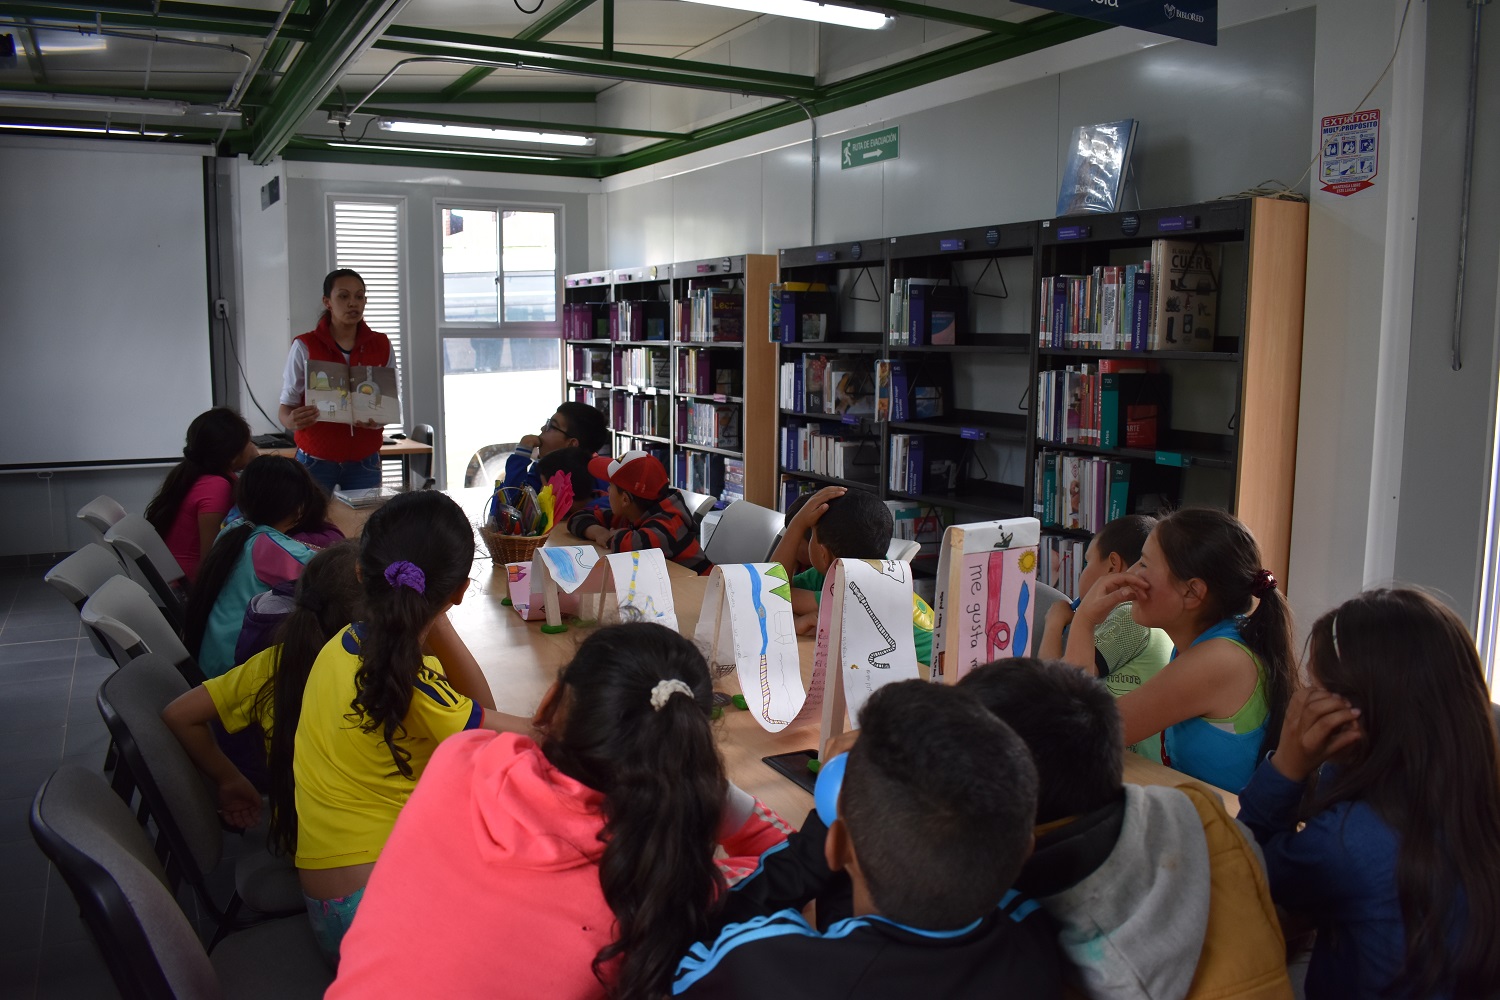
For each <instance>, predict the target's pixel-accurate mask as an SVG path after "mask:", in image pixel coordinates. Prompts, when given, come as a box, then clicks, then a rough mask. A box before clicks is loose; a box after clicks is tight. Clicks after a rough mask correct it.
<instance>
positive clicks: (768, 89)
mask: <svg viewBox="0 0 1500 1000" xmlns="http://www.w3.org/2000/svg"><path fill="white" fill-rule="evenodd" d="M375 47H376V48H380V49H386V50H394V51H397V52H404V53H406V54H407V55H416V56H439V57H442V56H460V57H466V58H470V59H488V60H494V61H497V62H507V63H513V64H515V68H517V69H527V70H536V71H540V72H552V73H563V74H569V75H573V76H591V77H600V78H603V79H607V80H628V81H631V82H634V83H651V84H658V85H661V86H666V87H688V88H691V89H694V90H719V91H725V92H727V93H731V94H749V95H752V96H758V97H797V98H803V99H808V98H811V97H812V96H813V95H814V93H815V89H814V87H813V86H812V84H811V80H812V78H811V77H804V78H803V79H804V80H806V81H807V83H805V84H802V85H797V86H793V85H788V84H782V83H769V82H764V81H761V80H755V79H750V78H748V77H745V76H737V75H734V74H730V73H725V72H722V71H720V67H716V66H709V65H704V64H696V65H698V66H700V67H701V70H702V71H701V72H691V71H687V72H671V71H666V70H661V69H655V68H649V67H645V66H638V65H632V64H629V63H625V62H620V61H608V60H603V59H598V58H594V59H588V60H585V59H578V58H566V59H563V58H557V57H555V56H551V55H543V54H540V53H531V54H519V55H518V54H517V50H516V49H514V48H513V49H511V50H510V51H509V52H507V53H504V54H501V53H486V54H484V55H480V54H479V53H477V52H473V51H469V52H463V51H462V50H455V49H454V48H453V47H452V46H448V45H431V44H426V43H422V42H405V41H403V42H393V41H390V40H381V41H379V42H376V43H375ZM581 51H585V52H587V51H589V50H587V49H585V50H581ZM680 65H681V66H682V67H684V69H685V68H686V67H689V66H694V65H695V64H693V63H687V62H683V63H681V64H680ZM464 96H468V95H464Z"/></svg>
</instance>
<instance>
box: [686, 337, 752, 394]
mask: <svg viewBox="0 0 1500 1000" xmlns="http://www.w3.org/2000/svg"><path fill="white" fill-rule="evenodd" d="M677 391H678V392H690V393H693V394H694V395H697V396H714V395H719V396H738V395H739V394H740V359H739V358H738V357H737V356H736V355H735V354H732V353H730V352H729V351H717V352H715V351H714V350H712V349H711V348H702V347H690V348H688V349H687V350H685V351H679V352H678V353H677Z"/></svg>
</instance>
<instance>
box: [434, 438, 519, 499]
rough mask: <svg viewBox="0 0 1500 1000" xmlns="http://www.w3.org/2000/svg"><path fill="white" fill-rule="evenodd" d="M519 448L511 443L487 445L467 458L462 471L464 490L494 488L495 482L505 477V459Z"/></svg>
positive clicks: (514, 443) (517, 444) (516, 444)
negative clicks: (467, 462)
mask: <svg viewBox="0 0 1500 1000" xmlns="http://www.w3.org/2000/svg"><path fill="white" fill-rule="evenodd" d="M519 447H520V444H519V443H517V442H515V441H512V442H509V443H506V444H487V445H485V446H484V447H483V448H480V449H479V450H478V451H476V452H475V453H474V454H473V456H471V457H470V458H469V465H468V468H466V469H465V470H464V488H465V489H472V488H474V487H475V486H494V485H495V480H497V479H499V478H500V477H501V476H503V475H505V460H506V458H507V457H509V456H510V454H511V452H513V451H515V450H516V449H517V448H519ZM449 485H450V486H451V485H452V484H449Z"/></svg>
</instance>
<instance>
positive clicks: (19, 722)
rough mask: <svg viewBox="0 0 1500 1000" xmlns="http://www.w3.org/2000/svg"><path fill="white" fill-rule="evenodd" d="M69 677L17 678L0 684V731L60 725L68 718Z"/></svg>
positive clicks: (70, 685)
mask: <svg viewBox="0 0 1500 1000" xmlns="http://www.w3.org/2000/svg"><path fill="white" fill-rule="evenodd" d="M72 686H73V680H72V678H71V677H52V678H46V679H43V680H30V681H18V682H16V683H14V684H5V685H0V733H13V732H24V731H26V730H30V729H37V728H40V727H42V726H50V725H61V724H63V723H65V722H66V721H67V719H68V692H69V690H71V688H72Z"/></svg>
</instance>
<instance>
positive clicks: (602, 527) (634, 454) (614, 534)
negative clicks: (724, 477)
mask: <svg viewBox="0 0 1500 1000" xmlns="http://www.w3.org/2000/svg"><path fill="white" fill-rule="evenodd" d="M589 471H590V472H591V473H593V474H594V475H595V476H597V477H598V478H600V479H606V480H608V481H609V509H608V510H605V509H603V508H598V509H595V510H585V511H583V512H582V513H579V514H575V515H573V516H572V517H571V518H569V519H568V530H569V531H571V532H572V533H573V534H575V535H577V536H578V537H579V538H586V539H588V540H589V541H591V542H594V543H596V544H598V545H601V546H603V547H604V549H605V550H606V551H608V552H634V551H638V550H640V549H661V550H662V552H663V554H665V555H666V557H667V558H668V559H670V560H672V561H673V562H676V563H681V564H682V565H684V566H686V567H687V568H688V569H690V570H692V571H693V572H695V573H697V574H698V575H699V576H703V575H705V574H707V573H708V572H709V570H711V569H713V564H712V563H710V562H709V561H708V560H707V559H705V558H704V557H703V548H702V546H700V545H699V544H698V522H697V521H696V520H695V519H694V518H693V512H692V511H691V510H690V509H689V508H688V504H687V501H686V500H684V499H683V497H682V494H681V493H679V492H678V491H677V490H674V489H670V488H669V487H668V486H667V470H666V469H664V468H663V467H662V464H661V462H659V461H658V460H657V459H656V457H655V456H654V455H650V454H647V453H646V452H644V451H627V452H626V453H625V454H623V455H621V456H620V457H619V458H618V459H611V458H603V457H596V458H594V459H593V460H592V461H590V462H589Z"/></svg>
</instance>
